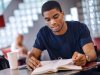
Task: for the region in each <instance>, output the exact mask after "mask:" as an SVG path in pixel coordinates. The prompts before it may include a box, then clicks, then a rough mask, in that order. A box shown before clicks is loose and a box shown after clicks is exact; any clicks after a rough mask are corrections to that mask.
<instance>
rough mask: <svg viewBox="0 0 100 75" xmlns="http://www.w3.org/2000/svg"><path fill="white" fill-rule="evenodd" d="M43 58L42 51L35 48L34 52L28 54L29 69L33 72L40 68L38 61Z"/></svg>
mask: <svg viewBox="0 0 100 75" xmlns="http://www.w3.org/2000/svg"><path fill="white" fill-rule="evenodd" d="M40 56H41V50H39V49H37V48H33V49H32V51H31V52H30V53H29V54H28V57H27V59H26V64H27V68H28V69H29V70H33V69H35V68H36V67H39V66H40V61H39V60H38V59H39V58H40Z"/></svg>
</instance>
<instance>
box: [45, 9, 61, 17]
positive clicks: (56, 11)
mask: <svg viewBox="0 0 100 75" xmlns="http://www.w3.org/2000/svg"><path fill="white" fill-rule="evenodd" d="M57 13H60V11H59V10H57V9H51V10H49V11H45V12H44V13H43V17H44V18H49V17H52V16H54V15H55V14H57Z"/></svg>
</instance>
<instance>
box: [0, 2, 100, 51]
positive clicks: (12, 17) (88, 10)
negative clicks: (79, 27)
mask: <svg viewBox="0 0 100 75" xmlns="http://www.w3.org/2000/svg"><path fill="white" fill-rule="evenodd" d="M46 1H47V0H0V51H2V49H5V48H6V49H7V48H9V47H10V46H11V43H12V42H13V40H14V39H15V37H16V34H18V33H21V34H23V35H24V44H25V46H26V47H27V48H28V50H31V48H32V46H33V44H34V41H35V38H36V34H37V32H38V31H39V29H40V28H41V27H42V26H44V25H45V23H44V20H43V17H42V15H41V6H42V4H43V3H44V2H46ZM56 1H58V2H59V3H60V4H61V6H62V9H63V11H64V13H65V20H67V21H70V20H75V21H80V22H82V23H85V24H86V25H87V26H88V28H89V30H90V33H91V36H92V39H93V42H94V45H95V46H96V48H97V49H98V51H99V50H100V0H56Z"/></svg>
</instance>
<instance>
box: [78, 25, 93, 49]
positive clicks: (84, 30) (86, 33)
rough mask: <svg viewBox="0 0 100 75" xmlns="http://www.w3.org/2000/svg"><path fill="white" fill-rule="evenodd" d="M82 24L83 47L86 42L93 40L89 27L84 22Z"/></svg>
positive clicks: (81, 38)
mask: <svg viewBox="0 0 100 75" xmlns="http://www.w3.org/2000/svg"><path fill="white" fill-rule="evenodd" d="M80 24H81V25H80V31H79V32H80V44H81V47H83V46H84V45H85V44H87V43H90V42H92V39H91V36H90V31H89V29H88V27H87V26H86V25H85V24H83V23H80Z"/></svg>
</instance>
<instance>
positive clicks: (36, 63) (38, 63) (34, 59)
mask: <svg viewBox="0 0 100 75" xmlns="http://www.w3.org/2000/svg"><path fill="white" fill-rule="evenodd" d="M31 59H32V60H33V61H35V63H34V64H35V65H40V64H41V63H40V61H39V60H37V59H36V58H34V57H31Z"/></svg>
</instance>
